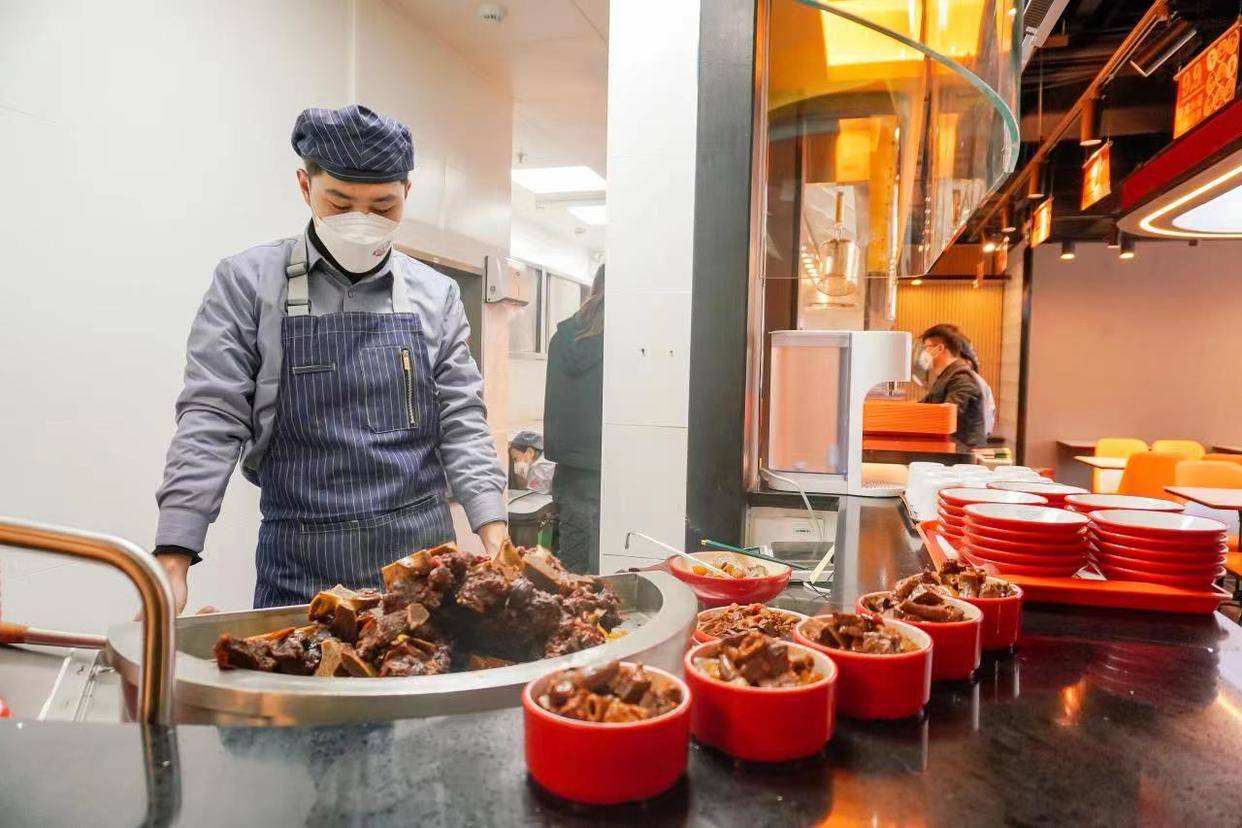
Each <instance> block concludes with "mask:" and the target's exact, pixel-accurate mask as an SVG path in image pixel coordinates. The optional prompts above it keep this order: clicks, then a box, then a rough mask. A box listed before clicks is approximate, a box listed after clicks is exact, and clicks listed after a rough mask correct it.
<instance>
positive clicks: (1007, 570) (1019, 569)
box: [962, 549, 1086, 578]
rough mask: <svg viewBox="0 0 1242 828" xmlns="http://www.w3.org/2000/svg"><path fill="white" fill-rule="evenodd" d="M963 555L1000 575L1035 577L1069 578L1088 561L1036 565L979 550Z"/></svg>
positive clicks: (964, 552) (965, 551) (973, 562)
mask: <svg viewBox="0 0 1242 828" xmlns="http://www.w3.org/2000/svg"><path fill="white" fill-rule="evenodd" d="M962 557H964V558H965V559H966V560H967V561H969V562H970V563H972V564H974V565H975V566H979V567H983V568H984V569H987V570H990V571H992V572H995V573H997V574H998V575H1029V576H1031V577H1035V578H1068V577H1070V576H1071V575H1073V574H1074V573H1075V572H1077V571H1078V570H1079V569H1082V567H1083V565H1084V564H1085V563H1086V561H1085V559H1084V561H1083V563H1082V564H1079V563H1076V562H1075V563H1073V564H1066V565H1065V566H1063V567H1060V568H1056V567H1042V566H1039V567H1036V566H1020V565H1018V564H1013V563H1005V562H1003V561H994V560H990V559H988V558H985V557H983V556H981V555H980V554H979V553H977V552H970V551H967V550H965V549H963V550H962Z"/></svg>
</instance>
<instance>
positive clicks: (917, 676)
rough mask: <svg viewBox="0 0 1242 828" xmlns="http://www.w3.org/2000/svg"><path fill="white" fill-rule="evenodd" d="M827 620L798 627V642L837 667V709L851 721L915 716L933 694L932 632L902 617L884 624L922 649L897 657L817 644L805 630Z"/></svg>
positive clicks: (812, 620) (810, 620)
mask: <svg viewBox="0 0 1242 828" xmlns="http://www.w3.org/2000/svg"><path fill="white" fill-rule="evenodd" d="M822 623H823V621H821V620H819V619H817V618H808V619H807V620H806V621H803V622H802V623H801V624H799V625H798V626H796V627H794V640H795V641H797V642H798V643H799V644H805V645H806V646H808V647H810V648H811V649H813V650H818V651H820V652H821V653H826V654H827V655H828V657H829V658H831V659H832V662H833V664H836V665H837V712H838V713H839V714H840V715H842V716H847V717H849V718H852V719H904V718H907V717H909V716H917V715H918V714H919V713H920V712H921V711H922V709H923V706H924V705H925V704H927V700H928V699H930V698H931V671H932V640H931V636H929V635H928V634H927V633H925V632H923V631H922V630H920V629H919V628H918V627H915V626H913V625H911V624H907V623H905V622H903V621H892V620H889V619H887V618H886V619H884V623H885V624H887V625H888V626H890V627H892V628H893V629H895V630H898V631H900V632H901V634H902V635H904V636H906V637H907V638H908V639H910V640H911V641H913V642H914V643H915V644H916V645H917V646H918V649H917V650H914V651H913V652H909V653H898V654H897V655H874V654H870V653H854V652H849V651H847V650H835V649H833V648H831V647H825V646H824V645H822V644H817V643H815V641H814V640H813V639H812V638H810V637H808V635H807V633H806V632H805V631H806V630H808V629H811V630H814V629H815V625H816V624H822Z"/></svg>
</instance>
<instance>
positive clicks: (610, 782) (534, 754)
mask: <svg viewBox="0 0 1242 828" xmlns="http://www.w3.org/2000/svg"><path fill="white" fill-rule="evenodd" d="M690 697H691V696H690V690H689V688H687V687H686V684H685V682H683V681H682V680H681V679H679V678H677V677H676V676H674V675H673V674H672V673H668V672H665V671H664V670H659V669H657V668H655V667H650V666H644V665H642V664H637V663H634V662H628V661H611V662H608V663H607V664H601V665H596V666H592V667H583V668H578V669H571V670H558V671H556V672H554V673H550V674H549V675H546V676H542V677H540V678H537V679H535V680H534V681H532V682H531V683H530V684H527V685H526V687H525V689H524V690H523V691H522V710H523V718H524V722H525V730H526V767H527V770H529V771H530V775H531V777H532V778H533V779H534V780H535V782H537V783H538V784H539V785H540V786H541V787H543V788H545V789H546V790H548V791H550V792H552V793H554V794H556V795H557V796H560V797H563V798H565V799H570V800H573V801H575V802H585V803H589V804H593V805H613V804H617V803H621V802H637V801H640V800H644V799H650V798H652V797H654V796H658V795H659V794H661V793H663V792H664V791H666V790H668V789H669V788H671V787H672V786H673V785H674V784H675V783H676V782H677V780H678V779H679V778H681V775H682V774H683V773H685V770H686V755H687V751H688V749H689V746H690Z"/></svg>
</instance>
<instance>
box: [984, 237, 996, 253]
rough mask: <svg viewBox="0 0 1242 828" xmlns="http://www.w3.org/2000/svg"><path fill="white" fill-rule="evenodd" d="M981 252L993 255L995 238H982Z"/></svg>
mask: <svg viewBox="0 0 1242 828" xmlns="http://www.w3.org/2000/svg"><path fill="white" fill-rule="evenodd" d="M983 252H984V253H995V252H996V238H995V237H993V236H984V237H983Z"/></svg>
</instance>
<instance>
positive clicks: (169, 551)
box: [151, 544, 203, 566]
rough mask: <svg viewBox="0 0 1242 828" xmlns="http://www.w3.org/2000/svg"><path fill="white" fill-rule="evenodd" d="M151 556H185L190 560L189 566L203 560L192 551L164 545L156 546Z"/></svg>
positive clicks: (181, 547) (182, 547)
mask: <svg viewBox="0 0 1242 828" xmlns="http://www.w3.org/2000/svg"><path fill="white" fill-rule="evenodd" d="M151 554H152V555H185V556H186V557H188V558H189V559H190V566H193V565H194V564H196V563H198V562H199V561H201V560H202V559H203V558H202V556H201V555H199V554H198V553H197V552H195V551H194V550H193V549H186V548H185V547H184V546H173V545H171V544H164V545H163V546H157V547H155V549H153V550H152V551H151Z"/></svg>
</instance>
